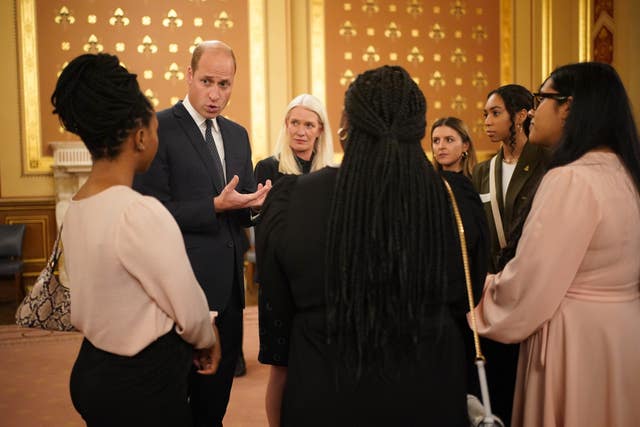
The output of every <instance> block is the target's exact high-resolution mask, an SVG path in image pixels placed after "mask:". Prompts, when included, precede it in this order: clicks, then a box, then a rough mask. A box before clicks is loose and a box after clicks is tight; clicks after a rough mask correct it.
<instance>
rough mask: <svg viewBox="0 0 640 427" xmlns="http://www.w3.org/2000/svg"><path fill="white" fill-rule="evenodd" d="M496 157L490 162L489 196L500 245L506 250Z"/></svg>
mask: <svg viewBox="0 0 640 427" xmlns="http://www.w3.org/2000/svg"><path fill="white" fill-rule="evenodd" d="M496 157H498V156H493V157H492V158H491V162H489V195H490V197H491V213H492V214H493V222H494V223H495V225H496V233H497V234H498V243H500V249H504V247H505V246H507V239H506V238H505V235H504V227H503V226H502V216H501V215H500V208H499V207H498V199H497V196H496V194H497V193H496Z"/></svg>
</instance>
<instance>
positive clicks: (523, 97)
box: [487, 84, 533, 150]
mask: <svg viewBox="0 0 640 427" xmlns="http://www.w3.org/2000/svg"><path fill="white" fill-rule="evenodd" d="M493 94H497V95H498V96H500V98H502V102H504V106H505V108H506V109H507V111H508V112H509V118H510V119H511V127H510V128H509V141H508V146H509V148H510V149H511V150H513V149H514V148H515V145H516V124H515V122H516V121H515V118H516V114H518V111H522V110H523V109H524V110H526V111H529V110H531V108H533V94H532V93H531V92H529V89H527V88H526V87H524V86H520V85H514V84H511V85H504V86H500V87H499V88H497V89H494V90H492V91H491V92H489V94H488V95H487V99H489V97H490V96H491V95H493ZM530 123H531V117H529V115H527V117H526V119H525V120H524V122H523V123H522V130H523V131H524V134H525V135H526V136H527V138H528V137H529V124H530Z"/></svg>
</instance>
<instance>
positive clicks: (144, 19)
mask: <svg viewBox="0 0 640 427" xmlns="http://www.w3.org/2000/svg"><path fill="white" fill-rule="evenodd" d="M140 22H141V23H142V25H144V26H145V27H148V26H149V25H151V17H150V16H143V17H142V18H140Z"/></svg>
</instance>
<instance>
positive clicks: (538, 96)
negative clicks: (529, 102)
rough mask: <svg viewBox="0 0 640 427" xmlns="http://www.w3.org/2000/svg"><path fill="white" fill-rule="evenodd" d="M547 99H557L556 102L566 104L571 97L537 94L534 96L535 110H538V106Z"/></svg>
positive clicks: (555, 94) (557, 94) (556, 94)
mask: <svg viewBox="0 0 640 427" xmlns="http://www.w3.org/2000/svg"><path fill="white" fill-rule="evenodd" d="M545 98H550V99H555V100H556V101H558V102H560V103H562V102H565V101H566V100H567V99H569V97H568V96H567V95H561V94H559V93H548V92H546V93H545V92H536V93H534V94H533V109H534V110H537V109H538V106H539V105H540V103H541V102H542V101H544V99H545Z"/></svg>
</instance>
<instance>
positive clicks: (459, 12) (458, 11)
mask: <svg viewBox="0 0 640 427" xmlns="http://www.w3.org/2000/svg"><path fill="white" fill-rule="evenodd" d="M449 13H450V14H452V15H453V16H455V17H456V18H458V19H460V18H461V17H463V16H464V15H466V14H467V8H466V5H465V3H464V2H463V1H462V0H455V1H454V2H453V3H452V4H451V9H450V10H449Z"/></svg>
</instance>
